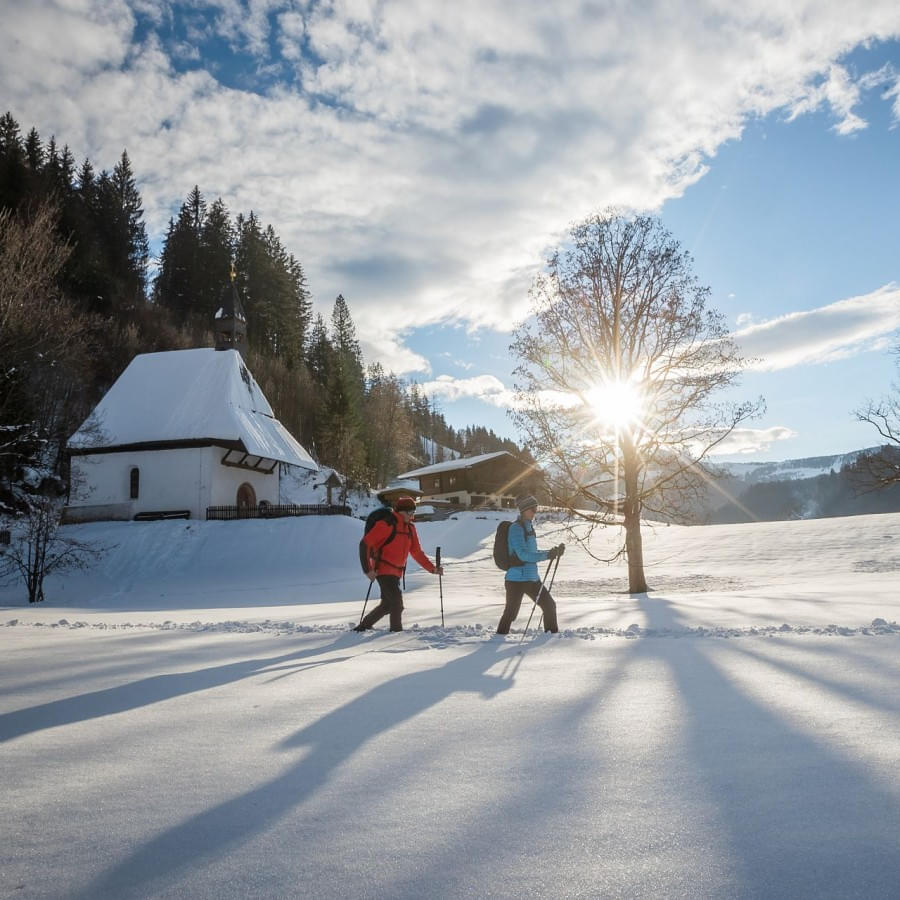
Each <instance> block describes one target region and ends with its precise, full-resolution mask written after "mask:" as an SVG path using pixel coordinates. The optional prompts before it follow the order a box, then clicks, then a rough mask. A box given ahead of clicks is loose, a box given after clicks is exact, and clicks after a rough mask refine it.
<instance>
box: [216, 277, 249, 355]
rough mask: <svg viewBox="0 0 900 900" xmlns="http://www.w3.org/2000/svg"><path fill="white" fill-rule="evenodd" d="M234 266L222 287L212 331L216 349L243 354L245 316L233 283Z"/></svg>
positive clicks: (245, 332)
mask: <svg viewBox="0 0 900 900" xmlns="http://www.w3.org/2000/svg"><path fill="white" fill-rule="evenodd" d="M234 277H235V273H234V266H232V267H231V279H230V281H229V283H228V284H226V285H225V287H224V288H222V294H221V296H220V297H219V308H218V309H217V310H216V317H215V321H214V322H213V331H214V333H215V336H216V350H237V351H238V353H240V354H241V356H243V355H244V347H245V346H246V344H247V317H246V316H245V315H244V307H243V306H241V298H240V297H239V296H238V292H237V288H236V287H235V285H234Z"/></svg>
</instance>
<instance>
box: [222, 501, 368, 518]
mask: <svg viewBox="0 0 900 900" xmlns="http://www.w3.org/2000/svg"><path fill="white" fill-rule="evenodd" d="M352 515H353V511H352V510H351V509H350V507H349V506H337V505H335V504H330V505H329V504H328V503H310V504H298V503H287V504H268V503H261V504H259V505H258V506H207V507H206V518H207V519H283V518H285V517H286V516H352Z"/></svg>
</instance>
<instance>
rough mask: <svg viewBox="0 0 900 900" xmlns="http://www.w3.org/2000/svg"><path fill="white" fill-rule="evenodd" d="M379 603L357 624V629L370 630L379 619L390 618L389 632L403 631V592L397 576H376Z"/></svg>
mask: <svg viewBox="0 0 900 900" xmlns="http://www.w3.org/2000/svg"><path fill="white" fill-rule="evenodd" d="M377 578H378V587H380V588H381V602H380V603H379V604H378V606H376V607H375V609H373V610H372V611H371V612H370V613H369V614H368V615H367V616H366V617H365V618H364V619H363V620H362V622H360V623H359V629H360V630H363V629H366V628H371V627H372V626H373V625H374V624H375V623H376V622H377V621H378V620H379V619H381V618H383V617H384V616H390V617H391V618H390V623H391V631H403V621H402V615H403V592H402V591H401V590H400V576H399V575H378V576H377Z"/></svg>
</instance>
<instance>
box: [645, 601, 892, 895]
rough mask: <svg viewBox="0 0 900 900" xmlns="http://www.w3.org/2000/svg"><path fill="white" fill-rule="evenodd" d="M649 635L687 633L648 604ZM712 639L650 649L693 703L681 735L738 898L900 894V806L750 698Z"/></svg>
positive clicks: (664, 604)
mask: <svg viewBox="0 0 900 900" xmlns="http://www.w3.org/2000/svg"><path fill="white" fill-rule="evenodd" d="M640 602H641V607H642V608H643V610H644V611H645V613H646V615H647V624H648V627H650V628H654V629H672V630H678V629H680V628H683V627H684V626H685V624H686V623H684V622H682V621H681V620H680V619H679V617H678V614H677V611H676V609H675V607H674V605H673V604H671V603H670V602H669V601H667V600H665V599H664V598H662V597H650V596H647V595H642V597H641V601H640ZM713 640H714V639H710V638H707V639H704V638H683V639H652V638H650V639H646V640H641V641H639V642H638V643H637V645H636V647H635V650H636V651H637V652H638V653H639V654H642V655H645V656H648V657H651V658H655V657H658V658H660V659H661V661H662V662H663V663H665V664H666V665H667V666H668V667H669V669H670V671H671V673H672V675H673V677H674V680H675V683H676V684H677V687H678V690H679V694H680V696H681V698H682V700H683V702H684V730H685V735H686V740H687V741H688V747H689V752H690V755H691V758H692V759H693V760H695V761H696V764H697V766H698V767H699V769H700V772H699V774H700V775H701V776H702V778H703V781H704V782H705V784H706V786H707V789H708V794H709V796H710V798H711V802H712V806H713V810H714V812H713V813H712V815H714V817H715V822H714V823H713V824H715V825H718V827H720V828H721V829H722V830H723V832H724V834H725V836H726V838H727V839H728V842H729V843H730V845H731V866H730V868H731V871H732V873H733V874H732V877H733V884H732V886H731V889H730V890H729V892H728V896H730V897H766V898H776V897H777V898H780V897H792V898H793V897H816V898H822V897H850V896H860V897H861V896H865V897H889V896H896V895H897V894H896V892H897V885H898V884H900V853H898V843H897V835H898V833H900V805H898V801H897V799H896V797H894V796H891V795H890V794H888V793H886V792H885V791H884V790H882V789H881V788H880V787H879V786H878V784H877V783H876V782H874V781H873V780H872V779H871V778H870V777H869V776H868V775H867V773H866V772H865V771H864V770H863V767H862V766H861V765H860V764H859V763H856V762H854V761H853V760H852V759H850V758H849V757H848V756H847V755H844V754H841V753H839V752H837V751H836V750H832V749H831V748H830V747H829V746H828V745H827V744H826V742H825V740H824V739H823V740H817V739H816V738H815V737H813V736H810V735H809V734H807V733H803V732H801V731H799V730H797V729H796V728H794V727H793V726H792V725H791V724H790V722H789V721H787V720H786V719H785V718H784V717H783V716H780V715H779V714H778V713H777V712H776V711H774V710H773V709H771V708H769V707H767V706H766V705H764V704H763V703H761V702H759V701H758V700H756V699H755V698H753V697H751V696H748V695H747V694H746V693H745V692H743V691H742V690H741V689H740V688H739V687H738V686H737V685H736V684H735V683H734V682H733V681H732V680H731V679H730V678H729V677H728V675H727V674H725V673H724V672H723V671H722V670H721V669H720V668H719V667H717V666H716V664H715V663H714V662H713V661H712V658H711V656H710V655H709V653H708V651H709V650H710V649H711V648H712V647H715V648H716V649H721V648H722V644H721V643H719V642H718V641H716V643H715V644H713V643H712V641H713Z"/></svg>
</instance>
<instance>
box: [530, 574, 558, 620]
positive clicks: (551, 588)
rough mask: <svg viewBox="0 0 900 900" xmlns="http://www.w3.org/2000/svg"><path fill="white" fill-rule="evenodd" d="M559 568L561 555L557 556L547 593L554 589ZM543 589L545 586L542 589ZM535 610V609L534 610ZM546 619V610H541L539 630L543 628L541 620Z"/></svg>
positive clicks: (539, 593)
mask: <svg viewBox="0 0 900 900" xmlns="http://www.w3.org/2000/svg"><path fill="white" fill-rule="evenodd" d="M558 568H559V557H558V556H557V557H556V565H555V566H554V567H553V574H552V575H551V576H550V584H548V585H547V593H548V594H549V593H550V591H551V590H553V582H554V581H555V580H556V570H557V569H558ZM541 590H543V588H542V589H541ZM540 596H541V592H540V591H538V597H540ZM532 612H534V610H532ZM543 621H544V612H543V610H541V617H540V619H538V631H540V628H541V622H543Z"/></svg>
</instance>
